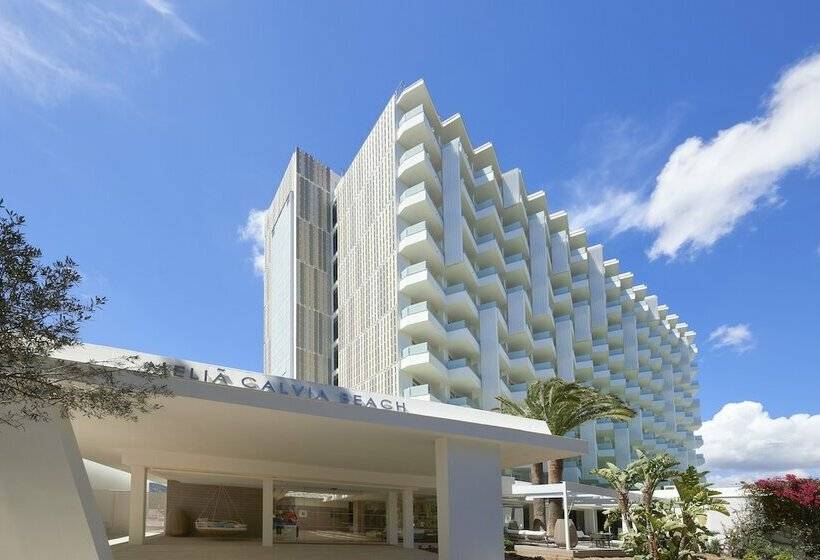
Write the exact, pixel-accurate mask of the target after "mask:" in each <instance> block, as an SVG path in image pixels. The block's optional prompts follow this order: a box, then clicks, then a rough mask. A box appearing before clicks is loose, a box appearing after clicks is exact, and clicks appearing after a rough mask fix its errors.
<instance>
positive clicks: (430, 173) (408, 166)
mask: <svg viewBox="0 0 820 560" xmlns="http://www.w3.org/2000/svg"><path fill="white" fill-rule="evenodd" d="M434 161H435V160H434V159H433V157H432V156H431V154H430V153H429V152H428V151H427V149H426V148H425V146H424V144H418V145H416V146H414V147H412V148H410V149H409V150H406V151H405V152H404V153H403V154H402V155H401V157H399V165H398V169H397V175H398V179H399V181H401V182H402V183H404V184H405V185H417V184H419V183H426V184H427V188H428V189H430V192H432V193H435V196H436V198H438V197H440V196H441V179H440V178H439V175H438V172H437V171H436V168H435V166H434Z"/></svg>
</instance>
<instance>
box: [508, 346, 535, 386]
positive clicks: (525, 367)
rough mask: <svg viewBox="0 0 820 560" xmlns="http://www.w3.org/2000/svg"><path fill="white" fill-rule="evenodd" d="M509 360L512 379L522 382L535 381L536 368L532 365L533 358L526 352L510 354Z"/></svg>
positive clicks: (520, 351)
mask: <svg viewBox="0 0 820 560" xmlns="http://www.w3.org/2000/svg"><path fill="white" fill-rule="evenodd" d="M509 358H510V377H512V378H515V380H516V381H521V382H527V381H535V379H536V377H535V368H534V367H533V364H532V358H530V355H529V354H528V353H527V352H526V351H525V350H518V351H516V352H510V353H509Z"/></svg>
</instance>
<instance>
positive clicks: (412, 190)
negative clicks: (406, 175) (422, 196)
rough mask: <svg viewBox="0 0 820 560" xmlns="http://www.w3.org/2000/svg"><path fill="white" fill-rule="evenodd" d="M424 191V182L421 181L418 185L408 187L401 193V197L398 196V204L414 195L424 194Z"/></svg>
mask: <svg viewBox="0 0 820 560" xmlns="http://www.w3.org/2000/svg"><path fill="white" fill-rule="evenodd" d="M424 190H425V186H424V181H422V182H421V183H419V184H418V185H415V186H413V187H410V188H409V189H406V190H405V191H404V192H403V193H401V196H399V202H404V200H405V199H406V198H408V197H411V196H413V195H414V194H418V193H420V192H424Z"/></svg>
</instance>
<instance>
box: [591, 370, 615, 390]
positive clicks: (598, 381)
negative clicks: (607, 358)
mask: <svg viewBox="0 0 820 560" xmlns="http://www.w3.org/2000/svg"><path fill="white" fill-rule="evenodd" d="M610 375H611V373H610V371H609V366H606V365H598V366H594V367H593V368H592V384H593V385H594V386H595V387H598V388H599V389H603V388H607V387H609V377H610Z"/></svg>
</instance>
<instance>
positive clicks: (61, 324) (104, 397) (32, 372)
mask: <svg viewBox="0 0 820 560" xmlns="http://www.w3.org/2000/svg"><path fill="white" fill-rule="evenodd" d="M25 223H26V222H25V218H24V217H23V216H21V215H19V214H17V213H15V212H13V211H11V210H9V209H7V208H6V207H5V205H4V204H3V201H2V199H0V425H6V426H10V427H13V428H22V427H24V426H25V424H26V423H28V422H41V421H48V420H50V419H52V417H53V415H54V414H55V413H57V414H59V415H60V416H62V417H65V418H69V417H71V416H72V415H73V414H75V413H79V414H82V415H85V416H89V417H93V418H102V417H104V416H116V417H120V418H128V419H136V417H137V415H139V414H141V413H146V412H150V411H152V410H155V409H156V408H158V407H159V404H157V403H156V402H155V399H156V398H157V397H163V396H170V392H169V391H168V389H167V388H166V387H165V386H164V385H161V384H158V381H159V380H160V379H161V378H162V377H164V375H165V366H164V365H163V364H153V363H150V362H148V363H144V364H139V363H138V357H137V356H123V357H122V358H120V359H118V360H116V363H90V364H75V363H72V362H67V361H62V360H56V359H54V357H53V356H54V354H55V353H57V352H59V351H61V350H65V349H67V348H70V347H72V346H75V345H77V344H80V338H79V333H80V328H81V326H82V325H83V323H85V322H86V321H88V320H89V319H90V318H91V317H92V316H93V314H94V312H95V311H97V310H98V309H99V308H100V306H102V305H104V304H105V299H104V298H101V297H93V298H91V299H90V301H87V302H83V301H82V300H81V299H80V298H79V297H77V296H75V295H74V293H75V292H76V290H77V288H78V286H79V285H80V282H81V281H82V277H81V275H80V273H79V271H78V270H77V265H76V264H75V263H74V261H73V260H71V259H70V258H68V257H66V258H65V259H63V260H58V261H56V262H54V263H53V264H42V263H41V262H40V259H41V256H42V252H41V251H40V249H38V248H37V247H34V246H33V245H31V244H29V243H28V241H27V240H26V237H25V235H24V232H23V228H24V226H25ZM123 367H125V368H127V369H128V370H129V373H130V374H131V375H123V374H122V371H121V368H123Z"/></svg>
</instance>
